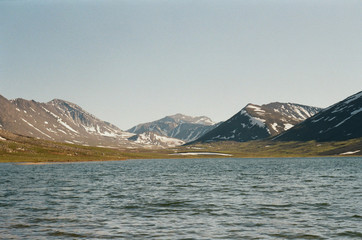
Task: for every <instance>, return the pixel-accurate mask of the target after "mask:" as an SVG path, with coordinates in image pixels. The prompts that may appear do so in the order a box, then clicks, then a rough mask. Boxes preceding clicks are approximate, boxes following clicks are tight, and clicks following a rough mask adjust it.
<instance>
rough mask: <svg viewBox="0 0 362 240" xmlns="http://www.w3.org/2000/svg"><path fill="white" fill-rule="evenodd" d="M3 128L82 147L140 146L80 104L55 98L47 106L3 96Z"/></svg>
mask: <svg viewBox="0 0 362 240" xmlns="http://www.w3.org/2000/svg"><path fill="white" fill-rule="evenodd" d="M0 106H1V108H0V127H1V128H3V129H5V130H7V131H10V132H13V133H15V134H20V135H24V136H30V137H34V138H39V139H45V140H51V141H60V142H67V143H73V144H79V145H92V146H107V147H129V146H133V147H137V146H138V144H136V143H133V142H129V141H128V140H127V138H129V137H131V136H132V135H133V134H130V133H127V132H124V131H122V130H120V129H119V128H118V127H116V126H115V125H113V124H111V123H108V122H105V121H102V120H100V119H98V118H97V117H95V116H93V115H92V114H90V113H88V112H86V111H85V110H83V109H82V108H81V107H79V106H78V105H76V104H74V103H71V102H68V101H64V100H60V99H54V100H52V101H50V102H47V103H40V102H36V101H34V100H31V101H28V100H25V99H21V98H18V99H15V100H8V99H6V98H4V97H3V96H1V95H0Z"/></svg>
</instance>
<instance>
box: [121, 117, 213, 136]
mask: <svg viewBox="0 0 362 240" xmlns="http://www.w3.org/2000/svg"><path fill="white" fill-rule="evenodd" d="M216 126H217V124H215V123H214V122H213V121H211V119H210V118H208V117H205V116H202V117H190V116H185V115H182V114H176V115H172V116H167V117H164V118H162V119H159V120H156V121H153V122H149V123H143V124H139V125H137V126H135V127H133V128H131V129H129V130H127V131H128V132H131V133H135V134H142V133H147V132H153V133H155V134H157V135H160V136H167V137H171V138H177V139H180V140H182V141H184V142H189V141H193V140H195V139H197V138H199V137H200V136H202V135H204V134H205V133H207V132H208V131H210V130H212V129H214V128H215V127H216Z"/></svg>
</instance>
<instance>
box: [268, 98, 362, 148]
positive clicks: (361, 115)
mask: <svg viewBox="0 0 362 240" xmlns="http://www.w3.org/2000/svg"><path fill="white" fill-rule="evenodd" d="M360 137H362V92H359V93H356V94H354V95H352V96H350V97H348V98H346V99H344V100H343V101H340V102H338V103H336V104H334V105H332V106H330V107H328V108H326V109H324V110H322V111H321V112H319V113H318V114H316V115H315V116H313V117H311V118H309V119H307V120H306V121H304V122H302V123H300V124H299V125H297V126H295V127H294V128H292V129H290V130H288V131H286V132H284V133H282V134H280V135H279V136H277V137H275V138H274V140H279V141H309V140H316V141H342V140H348V139H353V138H360Z"/></svg>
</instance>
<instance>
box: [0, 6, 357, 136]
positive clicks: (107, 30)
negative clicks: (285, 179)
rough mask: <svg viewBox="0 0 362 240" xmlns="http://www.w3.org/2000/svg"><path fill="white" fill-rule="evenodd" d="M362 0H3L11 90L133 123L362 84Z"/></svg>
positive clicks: (316, 101)
mask: <svg viewBox="0 0 362 240" xmlns="http://www.w3.org/2000/svg"><path fill="white" fill-rule="evenodd" d="M361 43H362V1H360V0H355V1H354V0H341V1H333V0H326V1H323V0H318V1H317V0H293V1H290V0H284V1H282V0H280V1H278V0H269V1H262V0H250V1H242V0H240V1H227V0H217V1H212V0H211V1H210V0H203V1H201V0H192V1H187V0H182V1H181V0H180V1H177V0H174V1H172V0H169V1H167V0H162V1H161V0H154V1H152V0H143V1H138V0H129V1H111V0H109V1H107V0H99V1H95V0H94V1H85V0H84V1H83V0H79V1H70V0H69V1H66V0H65V1H64V0H58V1H56V0H49V1H45V0H44V1H40V0H38V1H35V0H27V1H25V0H24V1H21V0H16V1H10V0H9V1H7V0H5V1H4V0H0V94H1V95H3V96H5V97H6V98H8V99H13V98H17V97H22V98H25V99H34V100H36V101H39V102H47V101H50V100H52V99H53V98H61V99H65V100H68V101H71V102H74V103H76V104H78V105H80V106H81V107H83V108H84V109H85V110H87V111H89V112H90V113H92V114H94V115H96V116H98V117H99V118H101V119H103V120H106V121H109V122H111V123H113V124H115V125H117V126H118V127H120V128H121V129H124V130H125V129H128V128H130V127H132V126H134V125H136V124H138V123H142V122H148V121H153V120H156V119H159V118H161V117H164V116H166V115H172V114H175V113H184V114H188V115H193V116H199V115H206V116H209V117H211V118H212V119H213V120H214V121H222V120H226V119H227V118H229V117H231V116H232V115H233V114H234V113H236V112H237V111H239V110H240V109H241V108H242V107H244V106H245V105H246V104H247V103H249V102H251V103H255V104H264V103H269V102H272V101H281V102H295V103H300V104H306V105H314V106H320V107H327V106H329V105H331V104H333V103H335V102H336V101H339V100H342V99H343V98H345V97H347V96H349V95H351V94H354V93H356V92H358V91H361V90H362V80H361V76H362V46H361Z"/></svg>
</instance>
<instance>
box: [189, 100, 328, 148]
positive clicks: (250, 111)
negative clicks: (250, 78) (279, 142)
mask: <svg viewBox="0 0 362 240" xmlns="http://www.w3.org/2000/svg"><path fill="white" fill-rule="evenodd" d="M320 110H321V108H317V107H312V106H306V105H301V104H296V103H280V102H272V103H269V104H263V105H256V104H252V103H249V104H247V105H246V106H245V107H244V108H242V109H241V110H240V111H239V112H237V113H236V114H235V115H233V116H232V117H231V118H229V119H228V120H226V121H225V122H223V123H222V124H220V125H219V126H218V127H216V128H215V129H213V130H211V131H210V132H208V133H206V134H205V135H203V136H201V137H200V138H198V139H197V140H195V142H213V141H224V140H227V141H238V142H245V141H251V140H259V139H265V138H268V137H270V136H274V135H277V134H279V133H281V132H283V131H286V130H287V129H289V128H291V127H293V126H294V125H296V124H298V123H299V122H301V121H304V120H305V119H307V118H309V117H311V116H313V115H314V114H315V113H317V112H319V111H320Z"/></svg>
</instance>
